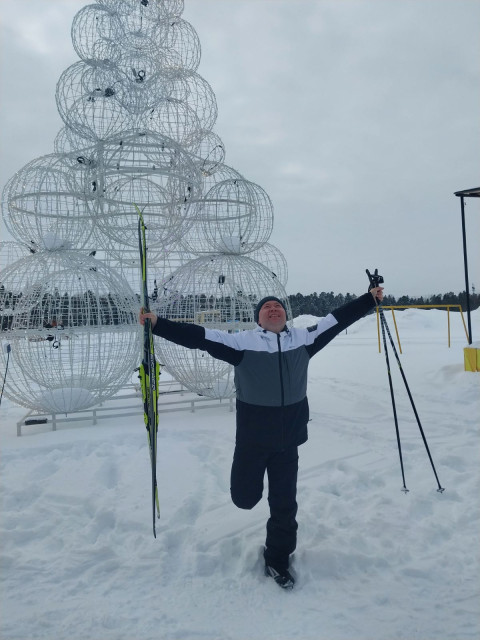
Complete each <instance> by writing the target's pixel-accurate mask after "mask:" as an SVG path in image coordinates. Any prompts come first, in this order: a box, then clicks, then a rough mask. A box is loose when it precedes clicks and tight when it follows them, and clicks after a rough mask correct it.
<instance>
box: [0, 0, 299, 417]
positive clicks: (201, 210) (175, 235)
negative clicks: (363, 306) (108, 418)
mask: <svg viewBox="0 0 480 640" xmlns="http://www.w3.org/2000/svg"><path fill="white" fill-rule="evenodd" d="M183 8H184V2H183V0H97V3H96V4H92V5H88V6H85V7H84V8H83V9H81V10H80V11H79V12H78V13H77V15H76V16H75V18H74V20H73V23H72V29H71V37H72V43H73V47H74V49H75V51H76V53H77V54H78V56H79V58H80V60H79V61H77V62H76V63H74V64H73V65H71V66H70V67H68V68H67V69H66V70H65V71H64V72H63V73H62V74H61V76H60V78H59V80H58V83H57V87H56V93H55V99H56V104H57V108H58V112H59V114H60V117H61V119H62V120H63V122H64V125H65V126H64V127H63V129H62V130H61V131H60V132H59V133H58V135H57V137H56V139H55V144H54V149H55V153H54V154H50V155H48V156H43V157H41V158H37V159H36V160H33V161H32V162H30V163H29V164H28V165H26V166H25V167H23V169H21V170H20V171H19V172H18V173H17V174H15V175H14V176H13V177H12V178H11V179H10V180H9V182H8V183H7V185H6V187H5V190H4V202H5V203H6V204H5V207H4V218H5V222H6V225H7V228H8V229H9V231H10V233H11V234H12V235H13V236H14V237H15V238H16V239H17V240H19V242H21V243H22V245H21V249H20V248H18V246H19V245H15V243H12V246H7V245H6V243H4V244H2V245H1V246H0V257H1V260H2V266H3V265H5V268H4V269H3V270H2V272H1V280H0V311H1V313H2V316H1V327H2V334H3V336H4V337H5V338H7V339H8V340H9V341H10V343H11V345H12V351H11V365H10V366H11V367H12V369H13V374H12V375H11V376H9V380H8V381H7V382H6V386H5V393H6V395H8V396H9V397H10V398H12V399H13V400H14V401H15V402H18V403H19V404H21V405H24V406H26V407H29V408H32V409H35V410H38V411H49V412H50V411H51V412H65V413H66V412H71V411H74V410H80V409H84V408H87V407H89V406H92V405H94V404H96V403H98V402H99V401H101V400H103V399H106V398H107V397H111V395H113V394H114V393H115V392H116V391H117V390H118V389H119V388H120V387H121V386H122V385H123V384H124V383H125V382H126V381H127V380H129V379H130V376H131V372H132V371H133V369H134V367H135V365H136V364H137V359H138V353H139V338H140V330H139V325H138V321H137V308H138V300H139V295H138V294H139V292H140V264H139V262H140V261H139V256H138V236H137V225H138V215H137V211H136V209H135V206H134V205H137V206H138V207H139V208H140V209H141V210H142V212H143V216H144V218H145V222H146V226H147V240H148V260H149V270H148V271H149V281H148V288H149V291H150V293H151V300H152V306H153V308H154V309H156V310H157V311H158V313H159V314H160V315H164V316H166V317H168V318H170V319H172V320H176V321H182V322H195V323H199V324H201V325H203V326H206V327H211V328H217V329H223V330H225V331H229V332H236V331H241V330H244V329H250V328H252V327H254V321H253V311H254V308H255V305H256V303H257V302H258V300H259V299H260V298H262V297H264V296H266V295H275V296H277V297H279V298H280V299H283V300H284V301H285V304H286V307H287V310H289V305H288V298H287V296H286V293H285V289H284V284H285V283H286V280H287V268H286V262H285V259H284V257H283V256H282V254H281V253H280V252H279V251H278V250H277V249H276V248H275V247H273V246H272V245H269V244H268V240H269V237H270V235H271V231H272V227H273V206H272V203H271V201H270V198H269V197H268V195H267V194H266V193H265V191H264V190H263V189H262V188H261V187H260V186H259V185H257V184H255V183H253V182H250V181H248V180H246V179H245V178H244V177H243V176H242V175H241V174H240V173H239V172H238V171H236V170H235V169H232V168H231V167H228V166H227V165H225V146H224V144H223V142H222V140H221V139H220V138H219V137H218V135H217V134H216V133H214V132H213V127H214V125H215V122H216V120H217V114H218V110H217V102H216V98H215V94H214V92H213V90H212V88H211V87H210V85H209V83H208V82H207V81H206V80H205V79H204V78H203V77H202V76H200V75H199V74H198V72H197V69H198V67H199V63H200V58H201V46H200V40H199V38H198V35H197V33H196V31H195V29H194V28H193V27H192V25H191V24H189V23H188V22H187V21H186V20H183V19H182V18H181V15H182V12H183ZM7 244H8V243H7ZM13 245H15V247H14V246H13ZM72 247H75V248H76V249H77V251H72V250H70V249H71V248H72ZM78 250H83V251H82V253H79V251H78ZM28 251H29V252H30V254H31V255H25V254H26V253H27V252H28ZM88 251H90V252H91V253H90V255H89V256H87V255H85V254H86V253H87V252H88ZM22 252H23V253H22ZM247 254H248V256H247ZM94 256H96V258H95V257H94ZM195 256H200V257H196V258H195ZM99 258H101V260H100V259H99ZM261 263H263V264H261ZM134 292H136V293H134ZM290 314H291V311H290ZM158 345H159V346H160V356H161V359H162V360H163V361H164V362H165V363H166V365H167V369H168V370H169V371H170V372H171V373H172V374H173V375H174V377H175V378H176V379H177V380H178V381H179V382H181V383H182V384H184V385H185V386H186V387H187V388H189V389H191V390H192V391H195V392H197V393H201V394H203V395H207V396H211V397H214V398H226V397H231V396H232V395H233V393H234V380H233V368H232V367H231V366H230V365H228V364H226V363H223V362H220V361H217V360H214V359H213V358H212V357H211V356H209V355H208V354H206V353H202V352H198V351H189V350H186V349H184V348H183V347H180V346H177V345H174V344H171V343H168V342H166V341H163V340H159V341H158ZM1 358H3V359H5V358H6V355H5V352H2V354H1ZM0 364H1V363H0Z"/></svg>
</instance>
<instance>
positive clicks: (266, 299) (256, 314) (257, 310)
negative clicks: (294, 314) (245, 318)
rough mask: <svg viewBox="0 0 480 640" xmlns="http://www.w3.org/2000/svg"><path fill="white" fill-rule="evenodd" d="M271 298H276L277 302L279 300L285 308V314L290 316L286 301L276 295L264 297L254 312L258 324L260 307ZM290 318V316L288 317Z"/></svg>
mask: <svg viewBox="0 0 480 640" xmlns="http://www.w3.org/2000/svg"><path fill="white" fill-rule="evenodd" d="M270 300H275V302H279V303H280V304H281V305H282V307H283V308H284V310H285V314H286V315H287V316H288V314H287V307H286V306H285V303H284V302H283V300H280V299H279V298H276V297H275V296H267V297H266V298H262V299H261V300H260V302H259V303H258V304H257V306H256V307H255V311H254V313H253V319H254V320H255V322H256V323H257V324H258V314H259V313H260V309H261V308H262V307H263V305H264V304H265V303H266V302H270ZM287 320H288V317H287Z"/></svg>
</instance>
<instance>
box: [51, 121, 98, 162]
mask: <svg viewBox="0 0 480 640" xmlns="http://www.w3.org/2000/svg"><path fill="white" fill-rule="evenodd" d="M91 145H92V141H91V140H87V139H85V138H82V137H81V136H80V135H78V133H76V132H75V131H73V129H70V127H68V126H65V127H62V128H61V129H60V131H59V132H58V133H57V135H56V136H55V140H54V141H53V149H54V151H55V153H58V154H69V155H70V154H73V153H77V155H81V154H79V151H80V150H82V149H84V148H86V147H91Z"/></svg>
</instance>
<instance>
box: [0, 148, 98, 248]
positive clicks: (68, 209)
mask: <svg viewBox="0 0 480 640" xmlns="http://www.w3.org/2000/svg"><path fill="white" fill-rule="evenodd" d="M92 180H93V177H92V173H91V167H89V166H88V164H85V163H82V162H80V161H79V160H78V156H76V155H65V154H55V153H54V154H50V155H47V156H41V157H40V158H36V159H35V160H32V161H31V162H29V163H28V164H27V165H25V166H24V167H23V168H22V169H20V170H19V171H18V172H17V173H16V174H15V175H14V176H13V177H12V178H10V180H9V181H8V183H7V185H6V186H5V189H4V192H3V200H4V202H5V203H6V207H4V221H5V224H6V226H7V228H8V230H9V232H10V233H11V234H12V236H13V237H14V238H16V239H17V240H18V241H20V242H22V241H23V242H25V241H27V242H33V243H35V244H36V245H38V246H39V247H44V248H47V249H56V248H61V247H72V246H76V247H79V248H81V247H83V246H84V245H85V244H86V243H87V241H88V239H89V238H90V235H91V233H92V231H93V225H94V221H93V211H92V204H93V202H92V195H91V182H92Z"/></svg>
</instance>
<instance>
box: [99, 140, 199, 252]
mask: <svg viewBox="0 0 480 640" xmlns="http://www.w3.org/2000/svg"><path fill="white" fill-rule="evenodd" d="M99 153H100V151H99ZM97 167H98V168H99V173H98V189H97V192H96V194H97V200H96V205H95V206H96V222H97V225H98V227H99V229H100V230H101V231H102V233H104V234H105V235H106V236H108V237H110V238H112V240H113V241H114V242H118V243H121V244H123V245H125V246H127V247H132V248H135V249H137V248H138V238H137V225H138V214H137V211H136V210H135V207H134V204H136V205H137V206H138V207H139V208H140V209H141V210H142V211H143V215H144V218H145V223H146V226H147V228H148V231H149V233H148V238H149V245H150V246H151V247H152V248H159V247H162V246H164V245H168V244H170V243H171V242H173V241H175V240H177V239H178V238H179V237H180V236H181V235H182V234H183V233H184V231H185V228H186V226H187V225H188V224H189V223H190V214H191V211H190V201H191V199H192V198H194V197H196V195H197V194H198V193H199V192H200V188H201V187H200V185H201V181H200V175H199V172H198V170H197V169H196V167H195V165H194V164H193V162H192V161H191V159H190V156H189V155H188V154H187V153H186V152H185V151H184V150H183V149H182V148H181V147H180V146H179V145H177V144H176V143H175V142H174V141H173V140H170V139H168V138H166V137H162V136H158V135H156V134H154V133H151V132H145V131H143V132H137V131H134V132H125V133H124V134H123V135H122V136H118V137H115V138H110V139H109V140H108V141H107V142H106V143H105V144H102V145H101V161H100V160H99V162H98V163H97Z"/></svg>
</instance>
